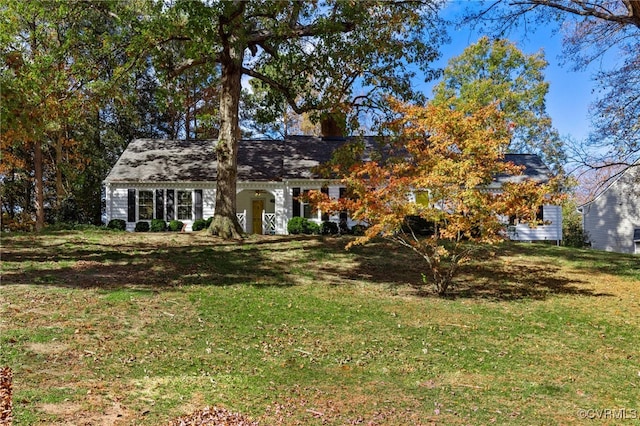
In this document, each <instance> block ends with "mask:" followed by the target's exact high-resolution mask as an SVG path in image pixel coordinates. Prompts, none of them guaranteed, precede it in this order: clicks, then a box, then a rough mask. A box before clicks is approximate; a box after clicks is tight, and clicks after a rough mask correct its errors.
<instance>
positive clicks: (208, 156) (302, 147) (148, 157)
mask: <svg viewBox="0 0 640 426" xmlns="http://www.w3.org/2000/svg"><path fill="white" fill-rule="evenodd" d="M215 143H216V141H215V140H167V139H136V140H134V141H132V142H131V143H130V144H129V146H127V148H126V149H125V151H124V152H123V153H122V155H121V156H120V158H119V159H118V161H117V162H116V164H115V166H113V168H112V169H111V172H110V173H109V175H108V176H107V177H106V179H105V183H113V182H213V181H215V180H216V167H217V161H216V159H215V153H214V146H215ZM344 143H345V139H322V138H319V137H314V136H290V137H287V138H286V139H285V140H247V139H245V140H242V141H241V142H240V144H239V147H238V180H239V181H280V180H283V179H309V178H313V177H317V176H315V175H314V174H313V172H312V169H313V167H315V166H318V165H319V164H322V163H324V162H326V161H328V160H330V159H331V155H332V154H333V152H334V151H335V150H336V148H338V147H339V146H341V145H343V144H344ZM506 159H507V160H508V161H512V162H514V163H515V164H519V165H524V166H525V167H526V168H525V175H524V176H506V175H505V176H498V177H497V178H496V182H494V184H492V185H491V186H492V187H493V186H494V185H495V187H499V186H500V185H501V184H502V183H504V182H507V181H516V182H517V181H521V180H523V179H526V178H531V179H534V180H536V181H540V182H543V181H546V180H548V179H549V177H550V175H551V173H550V171H549V169H548V168H547V167H546V166H545V165H544V164H543V163H542V161H541V160H540V158H539V157H538V156H536V155H532V154H508V155H507V156H506Z"/></svg>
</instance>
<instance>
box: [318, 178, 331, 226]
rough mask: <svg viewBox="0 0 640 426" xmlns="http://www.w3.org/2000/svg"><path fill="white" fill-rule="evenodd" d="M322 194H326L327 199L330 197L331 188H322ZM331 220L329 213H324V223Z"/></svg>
mask: <svg viewBox="0 0 640 426" xmlns="http://www.w3.org/2000/svg"><path fill="white" fill-rule="evenodd" d="M320 192H322V193H323V194H325V195H326V196H327V197H328V196H329V187H328V186H323V187H322V188H320ZM328 220H329V213H324V212H323V213H322V221H323V222H327V221H328Z"/></svg>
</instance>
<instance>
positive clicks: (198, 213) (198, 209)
mask: <svg viewBox="0 0 640 426" xmlns="http://www.w3.org/2000/svg"><path fill="white" fill-rule="evenodd" d="M193 204H194V208H195V211H194V213H195V218H194V219H195V220H198V219H202V189H196V190H195V191H193Z"/></svg>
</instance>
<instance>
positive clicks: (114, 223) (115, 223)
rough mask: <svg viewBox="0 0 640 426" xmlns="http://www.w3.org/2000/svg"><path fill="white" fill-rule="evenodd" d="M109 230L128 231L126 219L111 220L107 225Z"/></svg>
mask: <svg viewBox="0 0 640 426" xmlns="http://www.w3.org/2000/svg"><path fill="white" fill-rule="evenodd" d="M107 228H109V229H115V230H118V231H126V230H127V222H126V221H125V220H124V219H111V220H110V221H109V223H108V224H107Z"/></svg>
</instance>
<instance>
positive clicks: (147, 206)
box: [138, 191, 153, 220]
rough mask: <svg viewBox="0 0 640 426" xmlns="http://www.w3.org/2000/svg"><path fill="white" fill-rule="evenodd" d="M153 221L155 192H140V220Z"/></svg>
mask: <svg viewBox="0 0 640 426" xmlns="http://www.w3.org/2000/svg"><path fill="white" fill-rule="evenodd" d="M151 219H153V191H138V220H151Z"/></svg>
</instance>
